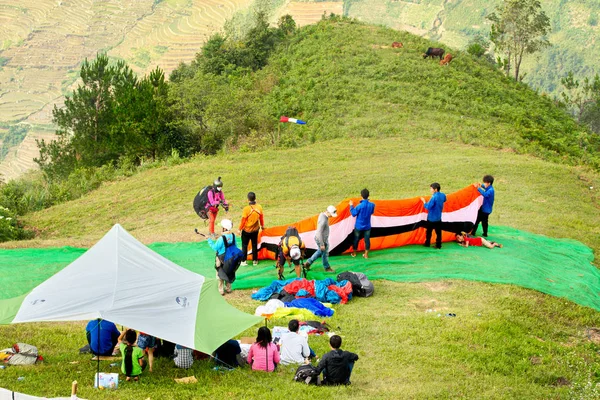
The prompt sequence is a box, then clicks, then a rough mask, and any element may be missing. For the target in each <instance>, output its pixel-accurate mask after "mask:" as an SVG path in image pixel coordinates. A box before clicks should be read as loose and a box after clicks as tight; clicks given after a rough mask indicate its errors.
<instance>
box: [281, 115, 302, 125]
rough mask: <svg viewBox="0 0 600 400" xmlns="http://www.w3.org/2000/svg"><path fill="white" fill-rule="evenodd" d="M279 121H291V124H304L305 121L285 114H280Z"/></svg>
mask: <svg viewBox="0 0 600 400" xmlns="http://www.w3.org/2000/svg"><path fill="white" fill-rule="evenodd" d="M279 122H291V123H293V124H298V125H306V122H305V121H302V120H301V119H296V118H288V117H286V116H285V115H284V116H282V117H281V118H279Z"/></svg>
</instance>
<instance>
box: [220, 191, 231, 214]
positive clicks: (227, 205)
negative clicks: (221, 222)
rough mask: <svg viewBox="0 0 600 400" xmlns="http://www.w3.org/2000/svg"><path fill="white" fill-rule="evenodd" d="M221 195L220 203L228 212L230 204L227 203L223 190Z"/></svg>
mask: <svg viewBox="0 0 600 400" xmlns="http://www.w3.org/2000/svg"><path fill="white" fill-rule="evenodd" d="M219 195H220V196H219V203H221V204H223V208H225V211H227V210H228V209H229V203H227V200H225V193H223V191H222V190H221V191H220V192H219Z"/></svg>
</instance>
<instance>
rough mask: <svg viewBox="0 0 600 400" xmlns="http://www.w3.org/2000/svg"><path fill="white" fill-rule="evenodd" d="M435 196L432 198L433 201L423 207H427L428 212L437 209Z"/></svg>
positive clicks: (430, 200)
mask: <svg viewBox="0 0 600 400" xmlns="http://www.w3.org/2000/svg"><path fill="white" fill-rule="evenodd" d="M435 203H436V201H435V196H431V199H429V201H428V202H427V203H424V204H423V207H425V209H426V210H431V209H432V208H434V207H435Z"/></svg>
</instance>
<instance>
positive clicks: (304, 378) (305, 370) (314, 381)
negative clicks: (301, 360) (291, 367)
mask: <svg viewBox="0 0 600 400" xmlns="http://www.w3.org/2000/svg"><path fill="white" fill-rule="evenodd" d="M294 380H295V381H296V382H304V383H306V384H307V385H318V384H319V371H318V370H317V369H316V368H315V367H313V366H312V365H310V364H306V365H301V366H299V367H298V369H297V370H296V374H295V375H294Z"/></svg>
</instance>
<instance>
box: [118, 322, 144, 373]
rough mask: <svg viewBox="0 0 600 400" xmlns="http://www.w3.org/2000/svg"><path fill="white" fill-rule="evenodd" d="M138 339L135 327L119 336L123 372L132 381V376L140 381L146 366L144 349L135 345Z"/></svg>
mask: <svg viewBox="0 0 600 400" xmlns="http://www.w3.org/2000/svg"><path fill="white" fill-rule="evenodd" d="M123 339H125V340H123ZM136 340H137V333H136V332H135V331H134V330H133V329H127V330H126V331H124V332H123V333H122V334H121V336H120V337H119V341H120V342H121V344H120V345H119V348H120V349H121V356H122V357H123V362H122V363H121V372H122V373H124V374H125V376H126V378H125V380H126V381H130V380H131V379H132V378H133V380H134V381H138V380H139V377H140V375H141V374H142V371H143V370H144V369H145V368H146V360H144V351H143V350H142V349H140V348H139V347H137V346H135V341H136Z"/></svg>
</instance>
